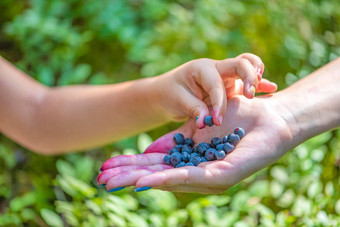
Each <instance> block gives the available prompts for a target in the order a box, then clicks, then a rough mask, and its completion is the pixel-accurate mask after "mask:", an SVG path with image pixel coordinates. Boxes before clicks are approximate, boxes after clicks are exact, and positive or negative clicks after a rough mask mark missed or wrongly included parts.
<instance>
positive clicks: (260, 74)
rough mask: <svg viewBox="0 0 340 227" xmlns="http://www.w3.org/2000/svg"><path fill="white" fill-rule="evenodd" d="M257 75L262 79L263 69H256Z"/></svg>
mask: <svg viewBox="0 0 340 227" xmlns="http://www.w3.org/2000/svg"><path fill="white" fill-rule="evenodd" d="M256 74H257V75H259V76H260V77H262V74H263V72H262V70H261V68H257V69H256Z"/></svg>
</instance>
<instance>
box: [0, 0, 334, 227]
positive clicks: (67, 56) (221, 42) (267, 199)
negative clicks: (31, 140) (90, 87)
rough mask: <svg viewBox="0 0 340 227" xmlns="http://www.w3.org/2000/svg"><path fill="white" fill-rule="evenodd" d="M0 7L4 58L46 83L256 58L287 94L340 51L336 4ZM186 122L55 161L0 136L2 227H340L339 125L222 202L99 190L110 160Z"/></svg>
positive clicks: (133, 1)
mask: <svg viewBox="0 0 340 227" xmlns="http://www.w3.org/2000/svg"><path fill="white" fill-rule="evenodd" d="M0 9H1V10H0V12H1V13H0V55H2V56H4V57H5V58H7V59H8V60H9V61H11V62H13V63H14V64H15V65H16V66H17V67H19V68H20V69H22V70H23V71H25V72H27V73H28V74H30V75H31V76H32V77H34V78H35V79H36V80H38V81H40V82H41V83H43V84H45V85H47V86H63V85H71V84H108V83H117V82H121V81H127V80H132V79H137V78H140V77H148V76H155V75H158V74H160V73H163V72H166V71H167V70H169V69H172V68H174V67H176V66H178V65H180V64H182V63H184V62H186V61H189V60H191V59H195V58H201V57H209V58H215V59H223V58H227V57H234V56H236V55H238V54H240V53H243V52H252V53H255V54H257V55H259V56H261V58H262V59H263V61H264V63H265V65H266V70H265V73H264V77H266V78H269V79H271V80H273V81H275V82H277V83H278V84H279V89H282V88H284V87H286V86H287V85H290V84H292V83H294V82H295V81H297V80H299V79H301V78H302V77H304V76H306V75H308V74H309V73H310V72H312V71H313V70H315V69H317V68H318V67H320V66H322V65H324V64H325V63H327V62H329V61H331V60H333V59H335V58H337V57H339V56H340V2H339V1H334V0H322V1H321V0H312V1H306V0H299V1H285V0H276V1H264V0H255V1H232V0H197V1H188V0H179V1H172V0H164V1H158V0H115V1H109V0H101V1H100V0H69V1H62V0H21V1H11V0H1V1H0ZM177 127H178V124H175V123H171V124H169V125H166V126H163V127H161V128H158V129H155V130H152V131H150V132H146V133H145V134H140V135H137V136H134V137H131V138H127V139H124V140H122V141H120V142H117V143H114V144H109V145H106V146H103V147H99V148H96V149H91V150H84V151H83V152H82V153H73V154H68V155H59V156H54V157H51V156H41V155H37V154H34V153H32V152H30V151H29V150H27V149H25V148H23V147H21V146H20V145H18V144H16V143H15V142H13V141H11V140H10V139H9V138H7V137H6V136H5V135H2V134H0V226H139V227H140V226H198V227H199V226H257V225H260V226H339V225H340V218H339V217H340V191H339V188H340V186H339V183H340V178H339V175H340V130H335V131H332V132H327V133H324V134H322V135H320V136H317V137H315V138H312V139H310V140H308V141H306V142H305V143H303V144H301V145H299V146H298V147H296V148H295V149H293V150H292V151H291V152H289V153H287V154H286V155H285V156H284V157H283V158H282V159H281V160H280V161H279V162H277V163H276V164H274V165H272V166H269V167H267V168H265V169H264V170H262V171H260V172H259V173H257V174H255V175H253V176H251V177H249V178H247V179H246V180H244V181H242V182H241V183H239V184H237V185H235V186H234V187H232V188H230V189H229V190H228V191H226V192H225V193H223V194H221V195H198V194H181V193H171V192H163V191H157V190H149V191H145V192H140V193H135V192H134V191H133V189H132V188H127V189H124V190H122V191H119V192H115V193H107V192H106V191H105V190H104V189H103V188H99V187H97V186H96V176H97V174H98V169H99V167H100V166H101V163H102V162H103V161H104V160H106V159H107V158H109V157H111V156H113V155H118V154H134V153H139V152H142V151H143V150H144V149H145V148H146V146H148V145H149V144H150V143H151V142H152V140H154V139H156V138H157V137H159V136H161V135H163V134H164V133H166V132H168V131H169V130H173V129H175V128H177Z"/></svg>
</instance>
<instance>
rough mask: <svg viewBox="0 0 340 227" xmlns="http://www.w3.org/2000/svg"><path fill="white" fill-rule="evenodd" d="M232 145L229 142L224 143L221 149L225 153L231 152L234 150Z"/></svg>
mask: <svg viewBox="0 0 340 227" xmlns="http://www.w3.org/2000/svg"><path fill="white" fill-rule="evenodd" d="M234 148H235V147H234V145H233V144H231V143H228V142H227V143H225V144H223V150H224V151H225V153H226V154H229V153H230V152H232V151H233V150H234Z"/></svg>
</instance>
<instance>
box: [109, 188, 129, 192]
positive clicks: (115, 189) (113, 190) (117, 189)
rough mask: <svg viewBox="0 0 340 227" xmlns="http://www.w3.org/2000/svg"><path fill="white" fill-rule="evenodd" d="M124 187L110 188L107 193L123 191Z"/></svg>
mask: <svg viewBox="0 0 340 227" xmlns="http://www.w3.org/2000/svg"><path fill="white" fill-rule="evenodd" d="M124 188H125V187H118V188H111V189H110V190H109V191H107V192H116V191H119V190H122V189H124Z"/></svg>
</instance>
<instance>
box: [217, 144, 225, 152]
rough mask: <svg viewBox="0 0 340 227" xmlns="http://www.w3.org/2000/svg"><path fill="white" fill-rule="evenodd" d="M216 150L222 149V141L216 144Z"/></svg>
mask: <svg viewBox="0 0 340 227" xmlns="http://www.w3.org/2000/svg"><path fill="white" fill-rule="evenodd" d="M216 150H218V151H220V150H223V143H221V144H219V145H217V146H216Z"/></svg>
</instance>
